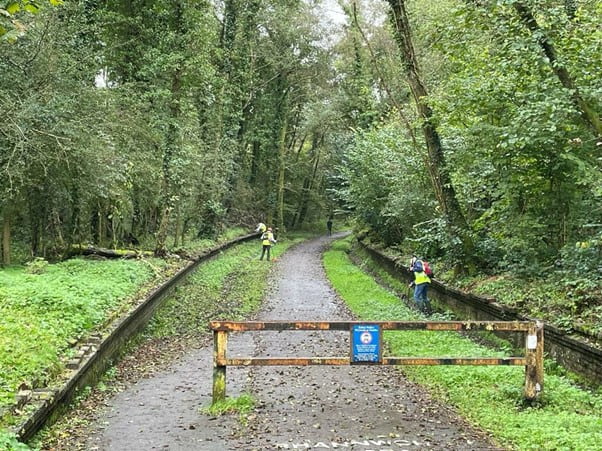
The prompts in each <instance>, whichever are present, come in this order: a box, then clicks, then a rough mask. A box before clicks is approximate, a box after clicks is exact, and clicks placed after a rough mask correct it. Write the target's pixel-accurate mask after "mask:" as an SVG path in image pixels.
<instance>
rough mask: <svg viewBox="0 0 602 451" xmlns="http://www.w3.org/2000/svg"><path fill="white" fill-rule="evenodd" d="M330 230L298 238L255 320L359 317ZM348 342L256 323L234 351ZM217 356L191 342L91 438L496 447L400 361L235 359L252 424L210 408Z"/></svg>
mask: <svg viewBox="0 0 602 451" xmlns="http://www.w3.org/2000/svg"><path fill="white" fill-rule="evenodd" d="M329 241H330V239H329V238H327V237H323V238H318V239H314V240H311V241H309V242H306V243H303V244H300V245H298V246H296V247H294V248H293V249H291V250H290V251H289V252H287V253H286V254H285V255H284V256H283V257H282V259H281V261H279V262H278V263H276V265H277V267H276V268H275V271H274V272H273V276H272V289H271V290H270V293H269V295H268V297H267V299H266V302H265V304H264V308H263V310H262V311H261V312H260V313H259V314H258V315H257V319H259V320H288V321H298V320H303V321H310V320H327V321H335V320H349V319H353V318H352V316H351V315H350V314H349V313H348V311H347V310H346V309H345V307H344V306H343V305H341V303H340V302H339V301H338V299H337V297H336V295H335V293H334V291H333V290H332V289H331V287H330V285H329V284H328V281H327V280H326V277H325V274H324V271H323V268H322V263H321V252H322V251H323V250H324V249H325V247H326V246H327V244H328V242H329ZM223 319H226V318H223ZM349 346H350V345H349V333H344V332H331V331H327V332H314V331H289V332H259V333H257V332H247V333H240V334H234V335H231V337H230V339H229V343H228V356H229V357H236V356H240V357H244V356H247V357H248V356H251V355H253V356H261V357H268V356H269V357H275V356H288V357H312V356H328V357H334V356H347V355H349ZM212 359H213V348H212V347H205V348H202V349H198V350H194V351H191V352H190V353H189V354H188V355H187V356H186V357H184V358H183V359H181V360H180V361H179V362H177V363H176V364H175V365H174V366H172V367H171V368H170V369H169V370H167V371H164V372H162V373H159V374H157V375H155V376H153V377H151V378H148V379H144V380H141V381H139V382H138V383H136V384H135V385H133V386H132V387H130V388H129V389H128V390H126V391H124V392H122V393H119V394H118V395H116V396H115V397H114V398H113V399H112V400H111V402H110V407H109V408H108V409H107V411H106V412H105V413H104V414H103V415H102V417H101V418H100V420H99V424H98V425H97V428H100V429H99V432H98V433H97V434H95V435H94V436H92V437H91V438H90V439H89V440H88V443H87V449H100V450H150V449H169V450H218V451H220V450H238V449H240V450H267V449H353V450H381V451H384V450H393V449H395V450H402V449H408V450H420V449H447V450H450V449H451V450H475V449H496V448H494V446H493V445H491V443H490V442H488V440H487V437H486V436H485V435H484V434H482V433H479V432H478V431H475V430H473V429H471V428H470V427H469V426H468V425H467V424H466V423H465V422H464V421H463V420H461V419H460V418H458V417H457V416H456V415H455V414H454V413H453V411H451V410H450V409H449V408H447V407H446V406H444V405H440V404H439V403H437V402H435V401H433V400H431V399H430V397H429V395H428V393H427V392H425V391H424V390H423V389H422V388H420V387H418V386H416V385H414V384H412V383H410V382H408V381H406V380H405V379H404V378H403V377H402V375H401V373H400V372H399V371H398V370H397V369H396V368H393V367H380V366H370V367H367V366H353V367H350V366H339V367H329V366H310V367H256V368H252V369H247V368H228V376H227V391H228V396H238V395H240V394H241V393H243V392H250V393H251V394H252V396H253V397H254V398H255V400H256V402H257V405H256V408H255V411H254V412H253V413H252V414H251V415H250V416H249V418H248V422H247V424H245V425H243V424H242V423H241V422H240V421H239V420H238V418H237V417H235V416H223V417H217V418H215V417H210V416H208V415H206V414H204V413H201V412H200V411H199V409H200V408H201V407H204V406H208V405H209V404H210V402H211V383H212V364H213V361H212Z"/></svg>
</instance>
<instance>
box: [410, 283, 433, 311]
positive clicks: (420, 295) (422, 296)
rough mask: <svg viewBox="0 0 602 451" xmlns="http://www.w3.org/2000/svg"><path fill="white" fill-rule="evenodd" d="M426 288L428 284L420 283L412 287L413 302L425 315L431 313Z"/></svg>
mask: <svg viewBox="0 0 602 451" xmlns="http://www.w3.org/2000/svg"><path fill="white" fill-rule="evenodd" d="M428 286H429V284H428V283H421V284H420V285H416V286H415V287H414V301H416V305H417V306H418V308H419V309H420V310H421V311H423V312H425V313H428V312H430V311H431V303H430V301H429V298H428V296H427V291H428Z"/></svg>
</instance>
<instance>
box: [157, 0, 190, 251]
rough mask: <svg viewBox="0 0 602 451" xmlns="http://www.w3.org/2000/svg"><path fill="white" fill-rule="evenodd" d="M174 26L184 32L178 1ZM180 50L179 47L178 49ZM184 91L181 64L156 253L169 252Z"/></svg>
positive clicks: (172, 102) (174, 83)
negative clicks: (182, 94) (174, 179)
mask: <svg viewBox="0 0 602 451" xmlns="http://www.w3.org/2000/svg"><path fill="white" fill-rule="evenodd" d="M173 14H174V16H173V23H172V28H173V30H174V32H175V33H183V17H182V15H183V6H182V4H181V3H180V2H176V4H175V6H174V11H173ZM178 50H179V49H178ZM181 91H182V73H181V69H180V67H179V66H177V67H175V68H174V69H173V72H172V74H171V99H170V105H169V126H168V129H167V137H166V139H165V151H164V154H163V182H162V193H161V197H162V204H163V205H162V209H161V219H160V223H159V230H158V231H157V242H156V244H155V255H157V256H164V255H166V254H167V248H166V246H167V234H168V232H169V221H170V217H171V212H172V210H173V208H174V198H173V197H174V196H173V195H174V192H173V191H174V188H173V186H172V185H173V180H172V179H173V177H174V176H173V173H172V172H173V168H172V164H173V161H172V160H173V159H174V158H176V157H177V154H178V151H179V149H178V146H179V134H180V133H179V129H178V122H179V119H180V116H181V106H180V98H181Z"/></svg>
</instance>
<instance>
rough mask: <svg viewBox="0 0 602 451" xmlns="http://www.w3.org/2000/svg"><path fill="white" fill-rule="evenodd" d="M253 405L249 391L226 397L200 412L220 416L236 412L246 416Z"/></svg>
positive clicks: (253, 401)
mask: <svg viewBox="0 0 602 451" xmlns="http://www.w3.org/2000/svg"><path fill="white" fill-rule="evenodd" d="M254 406H255V399H254V398H253V396H251V395H250V394H249V393H243V394H242V395H240V396H238V397H236V398H226V399H224V400H223V401H218V402H215V403H213V404H211V405H210V406H209V407H204V408H202V409H201V412H202V413H204V414H206V415H213V416H220V415H226V414H232V413H238V414H239V415H240V416H241V417H243V418H244V417H246V415H247V414H249V412H251V411H252V410H253V407H254Z"/></svg>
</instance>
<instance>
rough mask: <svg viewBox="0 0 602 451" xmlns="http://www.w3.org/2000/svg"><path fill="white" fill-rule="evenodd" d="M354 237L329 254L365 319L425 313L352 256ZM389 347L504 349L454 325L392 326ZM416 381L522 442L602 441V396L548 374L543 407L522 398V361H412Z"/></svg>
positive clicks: (471, 352) (514, 442)
mask: <svg viewBox="0 0 602 451" xmlns="http://www.w3.org/2000/svg"><path fill="white" fill-rule="evenodd" d="M349 246H350V244H349V241H348V240H346V241H339V242H336V243H335V245H334V246H333V248H332V250H330V251H329V252H327V253H326V254H325V256H324V264H325V267H326V271H327V274H328V277H329V279H330V280H331V282H332V284H333V286H334V287H335V289H336V290H337V292H338V293H339V294H340V296H341V297H342V298H343V299H344V300H345V302H346V303H347V304H348V305H349V307H350V308H351V310H352V311H353V312H354V313H355V314H356V315H357V316H358V317H359V318H361V319H363V320H375V321H376V320H413V319H418V314H417V313H416V312H414V311H413V310H411V309H409V308H407V307H406V306H405V305H404V304H403V303H402V302H400V300H399V299H398V298H397V297H396V296H394V295H393V294H391V293H390V292H388V291H387V290H385V289H384V288H382V287H381V286H379V285H378V284H377V283H376V282H375V281H374V280H373V279H372V277H370V276H368V275H367V274H366V273H364V272H363V271H362V270H361V269H360V268H358V267H357V266H355V265H354V264H353V263H352V262H351V261H350V259H349V257H348V252H349ZM385 339H386V342H387V346H388V349H389V353H390V354H391V355H397V356H501V355H504V354H503V353H502V352H499V351H492V350H490V349H487V348H484V347H483V346H480V345H478V344H476V343H474V342H472V341H470V340H468V339H466V338H463V337H461V336H460V335H459V334H456V333H452V332H425V331H416V332H390V333H387V334H386V335H385ZM403 371H404V373H406V374H407V375H408V377H410V378H411V379H412V380H414V381H417V382H419V383H421V384H423V385H426V386H428V387H429V388H430V389H431V390H432V391H433V392H434V393H435V394H436V396H438V397H440V398H442V399H443V400H445V401H446V402H448V403H450V404H452V405H454V406H456V407H457V408H458V410H459V412H460V413H461V414H462V415H463V416H465V417H466V418H467V419H469V421H471V422H472V423H473V424H475V425H476V426H478V427H480V428H482V429H485V430H487V431H490V432H491V433H492V434H493V435H494V437H496V439H497V440H498V441H499V443H500V444H501V445H503V446H506V447H509V448H515V449H547V450H565V449H566V450H568V449H570V450H583V451H586V450H588V451H589V450H593V449H600V446H601V445H600V443H602V396H601V395H600V394H592V393H590V392H588V391H585V390H581V389H580V388H578V387H576V386H574V385H572V384H571V383H570V382H569V381H568V380H567V379H565V378H564V377H562V376H559V375H555V374H546V378H545V392H544V395H543V397H542V399H541V400H540V403H539V405H538V406H536V407H527V406H524V405H523V403H522V389H523V384H524V369H523V368H522V367H462V366H451V367H429V366H414V367H404V368H403Z"/></svg>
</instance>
